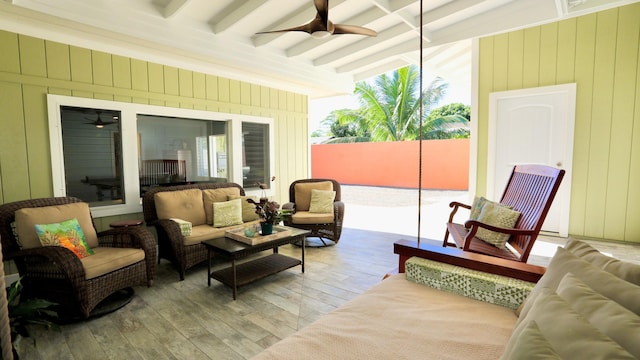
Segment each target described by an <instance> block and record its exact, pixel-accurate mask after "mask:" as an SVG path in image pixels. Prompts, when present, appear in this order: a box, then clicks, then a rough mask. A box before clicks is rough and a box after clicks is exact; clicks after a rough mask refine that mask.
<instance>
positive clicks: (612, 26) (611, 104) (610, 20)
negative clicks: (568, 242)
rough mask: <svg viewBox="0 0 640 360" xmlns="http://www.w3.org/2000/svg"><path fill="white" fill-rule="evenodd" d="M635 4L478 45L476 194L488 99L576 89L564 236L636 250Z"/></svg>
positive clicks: (639, 170) (639, 14) (639, 231)
mask: <svg viewBox="0 0 640 360" xmlns="http://www.w3.org/2000/svg"><path fill="white" fill-rule="evenodd" d="M639 43H640V3H635V4H631V5H627V6H623V7H619V8H615V9H611V10H606V11H601V12H598V13H594V14H589V15H584V16H580V17H577V18H572V19H568V20H563V21H560V22H555V23H550V24H545V25H542V26H537V27H533V28H528V29H524V30H519V31H514V32H510V33H507V34H500V35H496V36H491V37H486V38H483V39H481V40H480V54H479V60H480V65H479V69H480V72H479V106H478V127H479V129H478V131H479V134H478V139H479V140H478V146H479V148H478V173H477V179H478V180H477V188H478V189H485V188H486V181H485V179H486V171H487V169H486V161H487V124H488V118H489V107H488V104H489V103H488V101H489V94H490V93H491V92H494V91H504V90H516V89H522V88H531V87H538V86H547V85H556V84H564V83H572V82H575V83H577V98H576V123H575V145H574V158H573V183H572V184H571V185H572V191H571V213H570V223H569V233H570V234H572V235H575V236H584V237H589V238H603V239H613V240H623V241H628V242H638V243H640V63H639V59H640V46H639Z"/></svg>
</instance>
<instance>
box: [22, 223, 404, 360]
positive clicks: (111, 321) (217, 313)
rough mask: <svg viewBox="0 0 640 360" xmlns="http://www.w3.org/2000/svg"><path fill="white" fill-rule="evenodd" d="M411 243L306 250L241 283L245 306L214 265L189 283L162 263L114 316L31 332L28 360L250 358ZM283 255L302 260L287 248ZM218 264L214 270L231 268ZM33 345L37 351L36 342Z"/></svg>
mask: <svg viewBox="0 0 640 360" xmlns="http://www.w3.org/2000/svg"><path fill="white" fill-rule="evenodd" d="M400 238H408V237H407V236H402V235H397V234H388V233H380V232H370V231H364V230H357V229H345V230H344V232H343V235H342V238H341V241H340V243H339V244H338V245H337V246H331V247H325V248H307V251H306V264H305V273H304V274H302V273H301V269H300V267H299V266H298V267H295V268H292V269H289V270H287V271H284V272H282V273H279V274H276V275H274V276H271V277H268V278H266V279H263V280H260V281H258V282H256V283H253V284H250V285H247V286H244V287H241V288H239V290H238V299H237V300H236V301H233V300H232V296H231V289H230V288H228V287H226V286H224V285H222V284H221V283H218V282H217V281H215V280H214V281H212V285H211V287H207V274H206V273H207V266H206V263H205V264H203V265H202V266H198V267H196V268H193V269H191V270H190V271H188V272H187V276H186V279H185V281H178V279H179V278H178V273H177V272H176V271H175V270H173V268H172V267H171V265H170V264H169V263H168V262H166V261H165V260H163V261H162V263H161V264H160V265H159V268H158V274H157V277H156V280H155V283H154V286H153V287H151V288H146V287H136V288H135V292H136V294H135V297H134V298H133V300H132V301H131V302H130V303H129V304H128V305H126V306H125V307H124V308H122V309H120V310H118V311H116V312H114V313H111V314H109V315H106V316H103V317H100V318H97V319H92V320H90V321H85V322H81V323H76V324H68V325H63V326H61V327H60V328H59V329H52V330H45V329H42V328H39V327H34V328H33V329H32V335H33V337H32V338H31V339H30V338H25V339H21V340H20V341H19V342H18V349H19V354H20V356H21V359H43V360H44V359H46V360H49V359H153V360H161V359H247V358H250V357H252V356H253V355H255V354H257V353H259V352H260V351H261V350H263V349H264V348H266V347H268V346H269V345H271V344H273V343H275V342H277V341H278V340H280V339H282V338H284V337H287V336H289V335H291V334H293V333H294V332H295V331H297V330H298V329H301V328H303V327H304V326H306V325H308V324H309V323H311V322H313V321H314V320H316V319H318V318H319V317H320V316H322V315H324V314H326V313H327V312H329V311H331V310H333V309H335V308H337V307H338V306H340V305H341V304H343V303H345V302H346V301H348V300H350V299H352V298H353V297H355V296H357V295H358V294H360V293H362V292H363V291H364V290H366V289H368V288H369V287H371V286H372V285H374V284H375V283H377V282H379V281H381V279H382V277H383V276H384V274H385V273H387V272H388V271H389V270H392V269H394V268H396V267H397V261H398V260H397V255H395V254H393V242H394V241H396V240H398V239H400ZM280 253H282V254H285V255H290V256H296V257H299V254H300V248H299V247H297V246H293V245H287V246H284V247H281V248H280ZM226 265H227V264H226V263H222V261H221V260H220V261H218V264H217V266H226ZM34 339H35V340H36V343H35V345H34V344H33V342H32V340H34Z"/></svg>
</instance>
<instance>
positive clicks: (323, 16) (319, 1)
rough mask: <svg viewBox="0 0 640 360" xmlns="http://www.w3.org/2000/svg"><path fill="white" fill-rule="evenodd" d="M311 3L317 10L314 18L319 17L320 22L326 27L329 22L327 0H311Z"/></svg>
mask: <svg viewBox="0 0 640 360" xmlns="http://www.w3.org/2000/svg"><path fill="white" fill-rule="evenodd" d="M313 3H314V4H315V6H316V10H317V11H318V15H317V16H316V18H319V19H320V21H321V24H322V25H324V28H325V29H326V28H327V27H328V23H329V0H313Z"/></svg>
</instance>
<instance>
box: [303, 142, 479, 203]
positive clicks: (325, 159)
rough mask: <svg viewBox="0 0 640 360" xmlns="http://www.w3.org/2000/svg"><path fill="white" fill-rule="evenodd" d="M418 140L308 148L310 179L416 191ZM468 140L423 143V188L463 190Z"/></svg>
mask: <svg viewBox="0 0 640 360" xmlns="http://www.w3.org/2000/svg"><path fill="white" fill-rule="evenodd" d="M419 149H420V142H419V141H394V142H372V143H355V144H320V145H311V176H312V177H313V178H332V179H336V180H337V181H339V182H340V183H342V184H349V185H369V186H388V187H400V188H414V189H417V188H418V162H419V154H420V151H419ZM468 183H469V139H454V140H429V141H423V142H422V188H423V189H441V190H466V189H467V188H468Z"/></svg>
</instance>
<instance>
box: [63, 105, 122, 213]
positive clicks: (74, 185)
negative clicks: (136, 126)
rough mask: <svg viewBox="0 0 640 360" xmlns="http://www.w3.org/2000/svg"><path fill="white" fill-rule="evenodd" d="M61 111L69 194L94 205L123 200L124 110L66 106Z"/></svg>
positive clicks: (116, 202) (65, 173)
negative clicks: (122, 116) (122, 129)
mask: <svg viewBox="0 0 640 360" xmlns="http://www.w3.org/2000/svg"><path fill="white" fill-rule="evenodd" d="M60 115H61V119H62V143H63V150H64V157H63V159H64V165H65V167H64V175H65V179H66V188H67V195H68V196H75V197H77V198H80V199H83V200H85V201H86V202H88V203H89V204H90V205H91V206H92V207H93V206H107V205H113V204H121V203H123V202H124V196H123V195H124V194H123V193H122V189H123V187H124V184H123V183H124V181H123V180H124V177H123V176H122V141H121V137H120V122H119V119H120V112H119V111H111V110H108V109H93V108H81V107H72V106H62V107H61V109H60Z"/></svg>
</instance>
